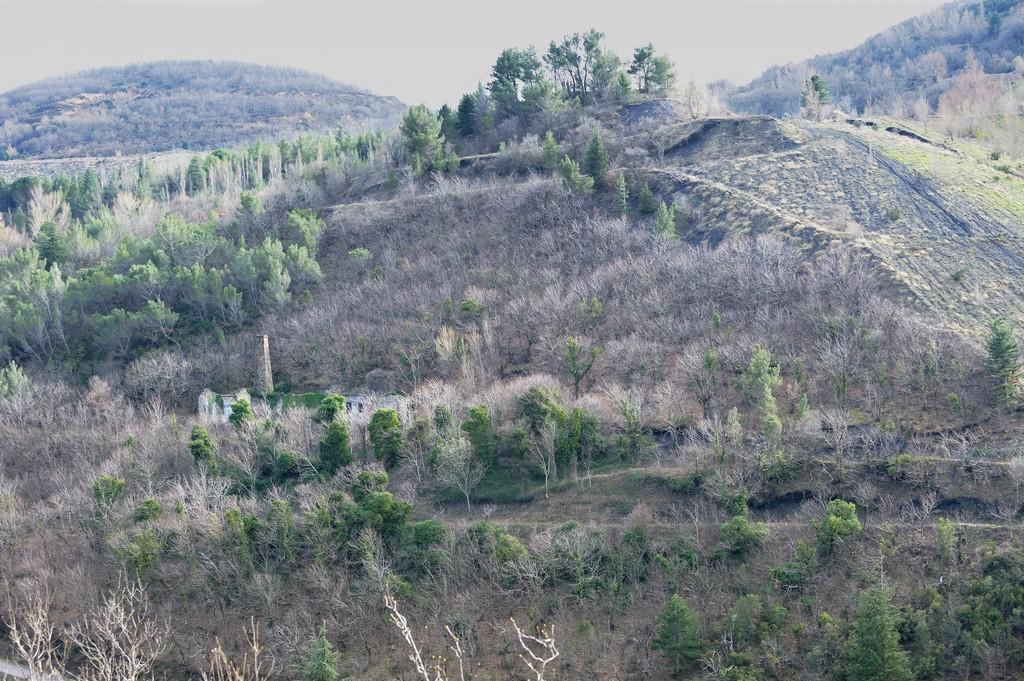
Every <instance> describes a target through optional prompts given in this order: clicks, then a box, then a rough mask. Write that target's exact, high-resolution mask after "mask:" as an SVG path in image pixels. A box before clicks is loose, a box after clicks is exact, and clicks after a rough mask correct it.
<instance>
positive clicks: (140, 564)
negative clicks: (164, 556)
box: [125, 530, 160, 574]
mask: <svg viewBox="0 0 1024 681" xmlns="http://www.w3.org/2000/svg"><path fill="white" fill-rule="evenodd" d="M126 553H127V558H126V560H125V563H126V567H127V568H128V569H129V570H130V571H131V572H134V573H136V574H143V573H145V572H146V571H148V570H149V569H150V568H151V567H153V565H154V564H155V563H156V559H157V558H158V557H159V556H160V542H159V541H158V540H157V537H156V533H155V532H153V530H144V531H142V532H140V533H138V534H137V535H135V537H134V538H133V539H132V541H131V543H129V544H128V546H127V547H126Z"/></svg>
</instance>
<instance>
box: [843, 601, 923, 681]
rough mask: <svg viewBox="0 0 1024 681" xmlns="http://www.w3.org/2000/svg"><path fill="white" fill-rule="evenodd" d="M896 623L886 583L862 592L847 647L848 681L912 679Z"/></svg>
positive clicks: (897, 680) (899, 680) (905, 680)
mask: <svg viewBox="0 0 1024 681" xmlns="http://www.w3.org/2000/svg"><path fill="white" fill-rule="evenodd" d="M897 624H898V621H897V615H896V610H895V608H894V607H893V605H892V597H891V595H890V593H889V591H888V590H887V589H886V588H885V587H882V586H878V587H874V588H872V589H868V590H867V591H865V592H863V593H861V595H860V599H859V603H858V606H857V616H856V619H855V620H854V623H853V632H852V633H851V635H850V638H849V640H848V641H847V645H846V651H845V652H846V655H845V663H846V679H847V681H912V680H913V678H914V675H913V674H912V673H911V671H910V665H909V664H908V662H907V654H906V652H904V650H903V649H902V648H901V647H900V636H899V632H898V631H897V628H896V627H897Z"/></svg>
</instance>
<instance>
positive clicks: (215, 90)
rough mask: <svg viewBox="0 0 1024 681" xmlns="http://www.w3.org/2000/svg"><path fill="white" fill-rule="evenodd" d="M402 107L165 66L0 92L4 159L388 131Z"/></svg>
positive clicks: (346, 92)
mask: <svg viewBox="0 0 1024 681" xmlns="http://www.w3.org/2000/svg"><path fill="white" fill-rule="evenodd" d="M403 109H404V106H403V105H402V104H401V103H400V102H398V100H396V99H395V98H393V97H381V96H378V95H374V94H372V93H369V92H366V91H363V90H359V89H358V88H354V87H352V86H349V85H344V84H342V83H338V82H336V81H332V80H330V79H328V78H325V77H323V76H319V75H316V74H312V73H308V72H305V71H300V70H298V69H289V68H280V67H268V66H257V65H253V64H239V63H232V62H213V61H166V62H154V63H148V64H135V65H131V66H123V67H111V68H103V69H96V70H93V71H83V72H81V73H75V74H71V75H67V76H61V77H59V78H51V79H47V80H43V81H39V82H36V83H32V84H30V85H25V86H23V87H19V88H17V89H14V90H11V91H9V92H6V93H3V94H0V120H2V121H3V125H2V126H0V159H3V158H16V157H17V158H23V157H61V156H112V155H115V154H135V153H147V152H156V151H166V150H171V149H195V150H211V149H215V148H217V147H224V146H233V145H238V144H242V143H246V142H249V141H252V140H258V139H266V138H277V137H285V136H291V135H293V134H298V133H300V132H307V133H308V132H321V131H324V130H327V129H333V128H336V127H338V126H343V127H345V128H348V129H352V130H355V131H359V130H363V129H372V128H377V127H380V128H389V127H391V126H392V125H394V123H396V122H397V119H398V116H399V115H400V114H401V112H402V110H403Z"/></svg>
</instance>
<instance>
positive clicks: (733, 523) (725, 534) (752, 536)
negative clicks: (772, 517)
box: [721, 515, 768, 556]
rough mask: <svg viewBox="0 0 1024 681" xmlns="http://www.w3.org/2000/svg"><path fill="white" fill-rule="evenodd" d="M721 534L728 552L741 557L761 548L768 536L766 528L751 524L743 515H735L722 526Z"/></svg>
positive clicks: (760, 524) (762, 525) (761, 525)
mask: <svg viewBox="0 0 1024 681" xmlns="http://www.w3.org/2000/svg"><path fill="white" fill-rule="evenodd" d="M721 532H722V540H723V541H724V542H725V543H726V544H727V545H728V547H729V550H730V551H731V552H732V553H734V554H736V555H739V556H743V555H746V554H747V553H749V552H751V551H753V550H754V549H756V548H758V547H759V546H761V544H762V542H764V540H765V538H766V537H767V536H768V526H767V525H765V524H764V523H752V522H750V521H749V520H748V519H747V517H746V516H745V515H737V516H733V517H732V518H730V519H729V520H727V521H725V523H723V524H722V528H721Z"/></svg>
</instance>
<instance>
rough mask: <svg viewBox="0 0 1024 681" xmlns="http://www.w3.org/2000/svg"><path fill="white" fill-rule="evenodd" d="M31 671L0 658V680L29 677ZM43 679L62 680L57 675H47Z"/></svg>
mask: <svg viewBox="0 0 1024 681" xmlns="http://www.w3.org/2000/svg"><path fill="white" fill-rule="evenodd" d="M30 678H32V674H31V672H29V670H28V667H23V666H21V665H20V664H17V663H15V662H11V661H10V660H4V659H2V658H0V681H13V680H14V679H19V680H20V679H30ZM44 681H62V680H61V678H60V677H59V676H48V677H46V678H45V679H44Z"/></svg>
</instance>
